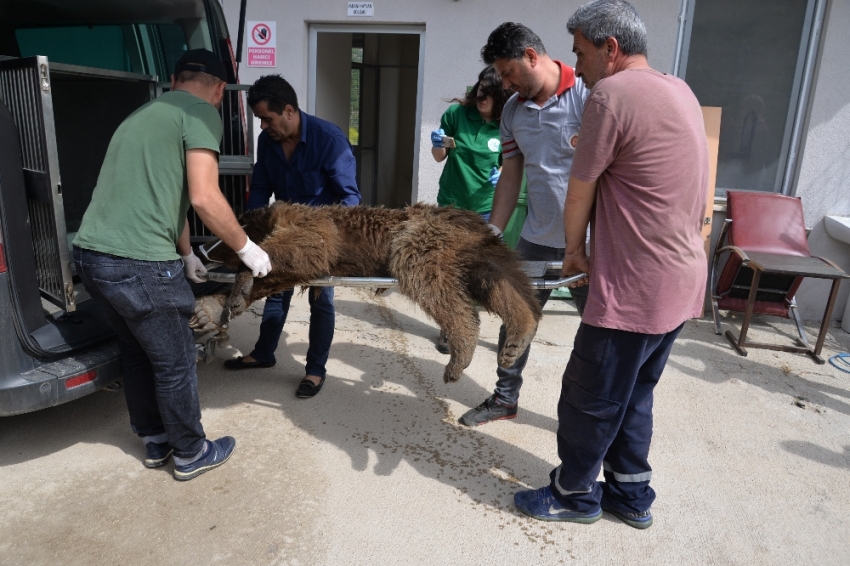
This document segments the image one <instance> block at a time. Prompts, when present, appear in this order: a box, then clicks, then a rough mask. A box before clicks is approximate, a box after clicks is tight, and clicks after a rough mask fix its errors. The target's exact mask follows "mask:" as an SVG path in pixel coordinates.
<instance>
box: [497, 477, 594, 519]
mask: <svg viewBox="0 0 850 566" xmlns="http://www.w3.org/2000/svg"><path fill="white" fill-rule="evenodd" d="M514 504H515V505H516V506H517V508H518V509H519V510H520V511H522V512H523V513H525V514H526V515H528V516H529V517H534V518H535V519H540V520H541V521H568V522H570V523H586V524H589V523H595V522H596V521H598V520H599V519H601V518H602V509H599V510H598V511H594V512H591V513H580V512H578V511H572V510H570V509H567V508H566V507H564V506H563V505H561V502H560V501H558V500H557V499H555V496H554V495H552V490H551V488H550V487H549V486H548V485H547V486H546V487H541V488H540V489H529V490H526V491H518V492H517V493H515V494H514Z"/></svg>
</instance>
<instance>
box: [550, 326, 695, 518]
mask: <svg viewBox="0 0 850 566" xmlns="http://www.w3.org/2000/svg"><path fill="white" fill-rule="evenodd" d="M682 326H684V323H683V324H682V325H680V326H679V327H678V328H676V329H675V330H673V331H671V332H668V333H667V334H640V333H635V332H625V331H623V330H612V329H610V328H599V327H596V326H591V325H589V324H584V323H582V324H581V325H580V326H579V329H578V332H577V333H576V338H575V345H574V347H573V352H572V355H571V356H570V361H569V363H568V364H567V369H566V370H565V371H564V377H563V381H562V383H561V398H560V400H559V401H558V456H559V457H560V459H561V465H560V466H558V467H557V468H555V469H554V470H552V473H551V474H550V475H549V477H550V479H551V481H552V483H551V488H552V493H553V494H554V495H555V497H556V498H557V499H558V500H559V501H560V502H561V503H563V504H564V505H565V506H566V507H568V508H569V509H572V510H575V511H580V512H595V511H596V510H598V509H599V506H600V503H601V502H602V500H603V498H604V499H605V503H606V506H609V507H613V508H615V509H617V510H620V511H625V512H629V513H632V512H641V511H645V510H647V509H649V508H650V506H651V505H652V502H653V501H655V491H654V490H653V489H652V488H651V487H650V486H649V480H650V478H651V477H652V468H651V467H650V466H649V461H648V457H649V444H650V441H651V440H652V400H653V389H654V388H655V384H656V383H658V380H659V378H660V377H661V373H662V372H663V371H664V366H665V365H666V364H667V357H668V356H669V355H670V350H671V349H672V347H673V342H674V341H675V340H676V337H677V336H678V335H679V332H680V331H681V330H682ZM600 466H602V468H603V470H604V477H605V482H604V483H599V482H597V481H596V478H597V476H598V475H599V467H600Z"/></svg>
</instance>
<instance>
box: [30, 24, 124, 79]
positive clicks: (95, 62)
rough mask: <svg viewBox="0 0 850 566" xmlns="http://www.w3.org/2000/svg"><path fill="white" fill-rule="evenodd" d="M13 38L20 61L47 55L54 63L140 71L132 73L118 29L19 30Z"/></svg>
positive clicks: (83, 27) (102, 27)
mask: <svg viewBox="0 0 850 566" xmlns="http://www.w3.org/2000/svg"><path fill="white" fill-rule="evenodd" d="M15 38H16V39H17V40H18V47H19V49H20V50H21V57H32V56H34V55H46V56H47V57H48V59H49V60H50V61H53V62H55V63H68V64H71V65H83V66H85V67H97V68H99V69H111V70H113V71H136V72H138V71H139V70H138V69H133V65H132V63H131V60H130V52H129V50H128V49H127V45H126V42H125V41H124V31H123V30H122V29H121V26H117V25H116V26H91V27H88V26H67V27H45V28H20V29H18V30H16V31H15Z"/></svg>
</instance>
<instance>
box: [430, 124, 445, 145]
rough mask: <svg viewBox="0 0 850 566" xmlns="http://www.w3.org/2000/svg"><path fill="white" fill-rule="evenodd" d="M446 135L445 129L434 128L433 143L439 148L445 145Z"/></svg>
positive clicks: (432, 133)
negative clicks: (444, 137)
mask: <svg viewBox="0 0 850 566" xmlns="http://www.w3.org/2000/svg"><path fill="white" fill-rule="evenodd" d="M444 135H446V132H445V130H443V128H440V129H439V130H433V131H432V132H431V145H433V146H434V147H437V148H441V147H445V146H444V145H443V136H444Z"/></svg>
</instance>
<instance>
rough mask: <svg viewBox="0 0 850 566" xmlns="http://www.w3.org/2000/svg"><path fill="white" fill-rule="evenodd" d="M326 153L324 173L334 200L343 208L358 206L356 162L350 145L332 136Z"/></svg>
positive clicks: (342, 139) (343, 139)
mask: <svg viewBox="0 0 850 566" xmlns="http://www.w3.org/2000/svg"><path fill="white" fill-rule="evenodd" d="M332 139H333V145H332V147H331V148H330V150H329V151H328V154H327V162H326V166H325V172H326V173H327V175H328V182H329V185H330V186H329V188H330V189H331V190H332V191H333V193H334V197H335V198H334V200H335V201H336V202H338V203H340V204H342V205H344V206H357V205H358V204H360V189H358V188H357V162H356V161H355V159H354V154H353V153H352V152H351V144H349V143H348V140H346V139H345V138H344V137H342V136H334V137H333V138H332Z"/></svg>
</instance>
